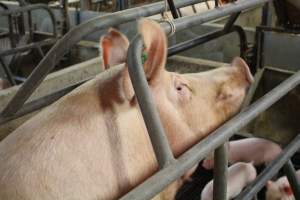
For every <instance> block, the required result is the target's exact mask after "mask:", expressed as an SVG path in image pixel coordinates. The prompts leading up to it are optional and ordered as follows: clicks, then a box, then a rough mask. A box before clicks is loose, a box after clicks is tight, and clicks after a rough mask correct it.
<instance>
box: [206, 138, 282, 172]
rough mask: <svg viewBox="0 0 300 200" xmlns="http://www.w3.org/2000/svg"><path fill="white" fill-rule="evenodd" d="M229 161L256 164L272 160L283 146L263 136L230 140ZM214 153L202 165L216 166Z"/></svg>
mask: <svg viewBox="0 0 300 200" xmlns="http://www.w3.org/2000/svg"><path fill="white" fill-rule="evenodd" d="M228 149H229V163H230V164H233V163H236V162H252V161H253V164H254V165H255V166H257V165H261V164H266V163H269V162H270V161H272V160H273V159H274V158H276V156H278V154H279V153H280V152H281V147H280V146H279V145H278V144H276V143H274V142H271V141H268V140H265V139H261V138H247V139H241V140H235V141H231V142H229V146H228ZM213 155H214V154H213V153H211V154H210V155H209V156H208V157H207V158H206V159H205V160H204V161H203V164H202V166H203V167H204V168H206V169H212V168H213V167H214V156H213Z"/></svg>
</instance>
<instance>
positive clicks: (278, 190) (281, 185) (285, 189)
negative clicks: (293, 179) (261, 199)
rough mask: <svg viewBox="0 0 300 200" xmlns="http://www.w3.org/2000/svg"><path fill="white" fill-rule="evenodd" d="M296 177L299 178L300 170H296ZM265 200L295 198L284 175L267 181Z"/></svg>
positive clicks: (288, 199) (291, 199) (290, 199)
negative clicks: (275, 179)
mask: <svg viewBox="0 0 300 200" xmlns="http://www.w3.org/2000/svg"><path fill="white" fill-rule="evenodd" d="M297 177H298V179H299V180H300V170H298V171H297ZM266 200H295V197H294V195H293V191H292V188H291V186H290V184H289V182H288V179H287V177H286V176H284V177H281V178H279V179H278V180H277V181H275V182H273V181H268V183H267V192H266Z"/></svg>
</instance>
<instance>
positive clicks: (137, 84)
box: [127, 35, 174, 168]
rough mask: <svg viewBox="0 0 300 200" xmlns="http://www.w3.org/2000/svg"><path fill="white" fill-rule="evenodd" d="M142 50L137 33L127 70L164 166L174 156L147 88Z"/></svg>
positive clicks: (160, 163) (157, 154) (128, 55)
mask: <svg viewBox="0 0 300 200" xmlns="http://www.w3.org/2000/svg"><path fill="white" fill-rule="evenodd" d="M142 50H143V41H142V39H141V37H140V36H139V35H138V36H136V37H135V38H134V39H133V42H132V43H131V44H130V46H129V50H128V54H127V62H128V71H129V75H130V80H131V82H132V85H133V88H134V91H135V95H136V97H137V100H138V103H139V106H140V109H141V112H142V115H143V118H144V122H145V125H146V127H147V130H148V134H149V136H150V139H151V142H152V146H153V149H154V152H155V155H156V158H157V161H158V164H159V167H160V168H164V167H166V166H167V165H169V164H171V163H172V162H174V156H173V153H172V150H171V148H170V145H169V142H168V139H167V136H166V134H165V133H164V129H163V126H162V124H161V121H160V117H159V115H158V112H157V110H156V107H155V105H154V103H153V102H154V101H153V97H152V95H151V93H150V90H149V86H148V82H147V80H146V76H145V72H144V67H143V64H142V61H141V57H142Z"/></svg>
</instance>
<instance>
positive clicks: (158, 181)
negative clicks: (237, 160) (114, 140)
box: [121, 71, 300, 200]
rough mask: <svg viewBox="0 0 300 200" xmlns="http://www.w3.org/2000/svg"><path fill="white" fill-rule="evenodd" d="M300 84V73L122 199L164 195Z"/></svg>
mask: <svg viewBox="0 0 300 200" xmlns="http://www.w3.org/2000/svg"><path fill="white" fill-rule="evenodd" d="M299 83H300V71H299V72H297V73H296V74H294V75H292V76H291V77H290V78H288V79H287V80H285V81H284V82H282V83H281V84H280V85H278V86H276V87H275V88H274V89H272V90H271V91H270V92H268V93H267V94H265V95H264V96H263V97H261V98H260V99H259V100H257V101H256V102H254V103H253V104H251V105H250V106H249V107H248V108H246V109H245V110H244V111H242V112H241V113H239V114H238V115H236V116H235V117H233V118H232V119H231V120H229V121H228V122H226V123H225V124H224V125H222V126H221V127H220V128H218V129H217V130H215V131H214V132H213V133H211V134H210V135H209V136H207V137H206V138H205V139H203V140H202V141H200V142H199V143H198V144H196V145H195V146H193V147H192V148H191V149H189V150H188V151H187V152H185V153H184V154H183V155H181V156H180V157H179V158H178V159H177V160H176V161H175V162H174V163H172V164H170V165H169V166H167V167H166V168H164V169H162V170H160V171H158V172H157V173H156V174H154V175H153V176H151V177H150V178H148V179H147V180H146V181H145V182H144V183H142V184H141V185H139V186H138V187H136V188H135V189H134V190H132V191H131V192H129V193H128V194H126V195H125V196H124V197H122V198H121V200H138V199H141V200H142V199H150V198H152V197H153V196H154V195H155V194H157V193H159V192H161V191H162V190H163V188H164V187H166V186H167V185H168V184H170V183H171V182H172V181H174V180H176V179H178V178H179V177H180V176H182V175H183V174H184V173H185V172H186V171H187V170H188V169H191V168H192V167H193V166H194V165H196V164H197V163H198V162H199V161H200V160H202V159H203V158H205V156H206V155H207V154H208V153H210V152H212V151H213V150H214V149H216V148H217V147H219V146H220V145H221V144H222V143H224V141H226V140H228V139H229V138H230V137H231V136H232V135H233V134H234V133H236V132H237V131H238V130H239V129H241V128H242V127H244V126H245V125H246V124H247V123H249V122H250V121H251V120H253V119H254V118H255V117H256V116H258V115H259V114H260V113H261V112H263V111H265V110H266V109H268V108H269V107H270V106H271V105H272V104H274V103H275V102H277V101H278V100H279V99H280V98H281V97H283V96H284V95H286V94H287V93H288V92H289V91H290V90H292V89H293V88H295V87H296V86H297V85H298V84H299Z"/></svg>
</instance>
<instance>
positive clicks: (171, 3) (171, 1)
mask: <svg viewBox="0 0 300 200" xmlns="http://www.w3.org/2000/svg"><path fill="white" fill-rule="evenodd" d="M167 1H168V5H169V9H170V11H171V14H172V16H173V18H174V19H177V18H178V17H179V15H178V13H177V10H176V7H175V4H174V2H173V0H167Z"/></svg>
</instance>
